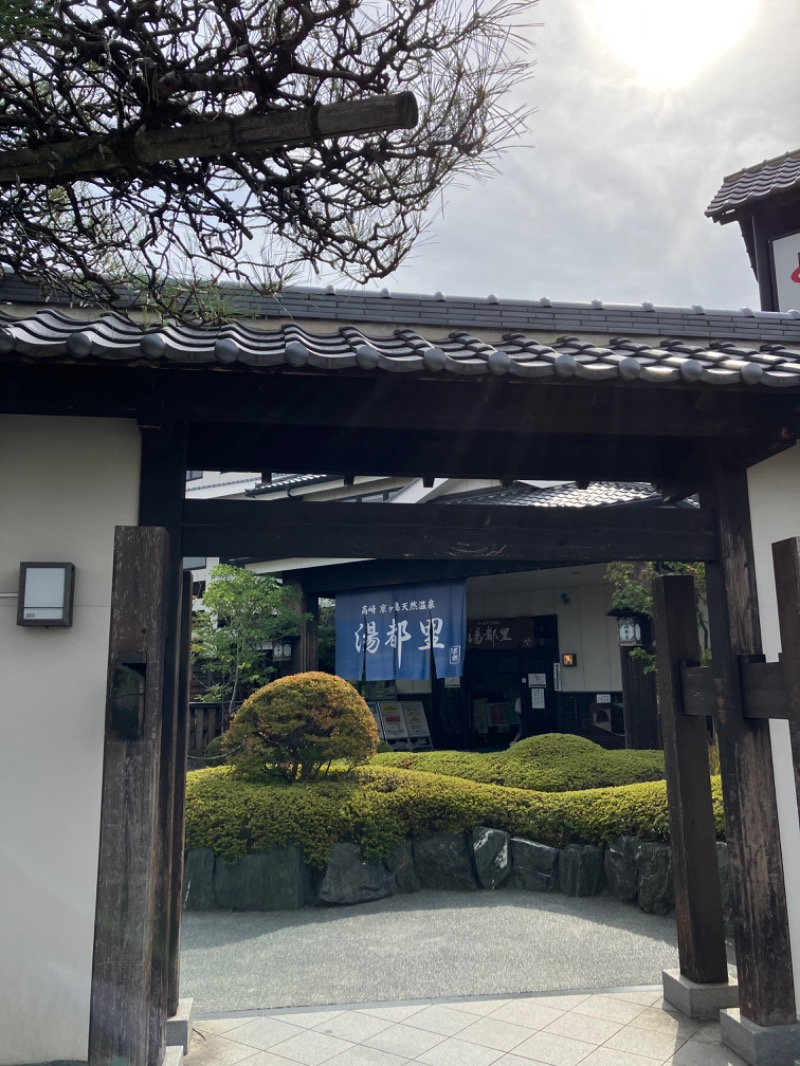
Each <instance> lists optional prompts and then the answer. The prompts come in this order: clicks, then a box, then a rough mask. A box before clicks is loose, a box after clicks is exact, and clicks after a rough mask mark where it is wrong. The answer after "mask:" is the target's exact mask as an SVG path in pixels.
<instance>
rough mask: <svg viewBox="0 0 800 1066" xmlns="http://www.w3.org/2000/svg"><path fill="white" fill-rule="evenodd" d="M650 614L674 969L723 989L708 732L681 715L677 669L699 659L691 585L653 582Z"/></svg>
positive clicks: (688, 581) (680, 580) (678, 578)
mask: <svg viewBox="0 0 800 1066" xmlns="http://www.w3.org/2000/svg"><path fill="white" fill-rule="evenodd" d="M653 608H654V617H655V628H656V655H657V663H658V670H657V675H658V706H659V712H660V715H661V732H662V736H663V739H664V762H665V764H666V771H667V797H668V799H669V831H670V840H671V841H672V862H673V870H674V877H675V922H676V926H677V931H678V954H679V957H680V968H681V973H682V974H683V975H684V977H688V978H689V980H690V981H694V982H695V983H696V984H709V983H723V984H724V983H727V980H728V963H727V957H726V953H725V929H724V924H723V918H722V895H721V891H720V879H719V867H718V865H717V849H716V827H715V825H714V814H713V809H712V805H711V779H710V776H709V765H708V734H707V732H706V722H705V719H704V718H690V717H684V715H683V713H682V696H681V691H682V690H681V678H680V663H681V661H686V660H691V661H698V660H699V658H700V642H699V640H698V636H697V610H696V608H695V593H694V580H693V579H692V578H691V577H689V576H684V575H677V574H673V575H670V576H663V577H657V578H656V579H655V582H654V584H653Z"/></svg>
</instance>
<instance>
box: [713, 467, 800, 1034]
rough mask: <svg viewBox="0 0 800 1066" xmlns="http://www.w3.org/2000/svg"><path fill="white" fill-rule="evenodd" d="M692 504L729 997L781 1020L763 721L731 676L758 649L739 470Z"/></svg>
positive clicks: (790, 987) (770, 788) (779, 873)
mask: <svg viewBox="0 0 800 1066" xmlns="http://www.w3.org/2000/svg"><path fill="white" fill-rule="evenodd" d="M701 502H702V504H703V506H704V507H707V508H710V509H711V511H712V512H713V515H714V520H715V524H716V529H717V539H718V550H719V555H718V561H717V562H714V563H708V564H707V565H706V574H707V585H708V610H709V621H710V627H711V648H712V655H713V663H712V666H713V670H714V675H715V678H716V682H717V685H718V690H717V716H716V722H717V731H718V736H719V749H720V763H721V768H722V790H723V800H724V804H725V825H726V835H727V840H728V855H729V859H730V874H731V910H732V921H733V930H734V939H735V941H736V958H737V964H738V970H739V1005H740V1007H741V1011H742V1014H743V1015H744V1016H745V1017H746V1018H749V1019H750V1020H751V1021H752V1022H755V1023H756V1024H757V1025H781V1024H784V1025H788V1024H791V1023H794V1022H795V1021H796V1013H795V996H794V981H793V977H792V960H791V954H790V950H789V923H788V917H787V910H786V891H785V886H784V879H783V862H782V858H781V847H780V830H779V826H778V809H777V802H776V797H775V781H774V775H773V767H772V749H771V744H770V734H769V722H768V721H767V720H765V719H745V718H744V717H743V715H742V694H741V684H740V679H739V656H746V655H757V654H760V652H761V633H760V629H759V620H758V601H757V597H756V582H755V566H754V561H753V544H752V536H751V530H750V512H749V502H748V495H747V476H746V473H745V472H744V471H743V470H735V471H729V470H725V469H724V468H723V467H722V465H721V464H716V465H715V468H714V472H713V474H712V475H711V477H710V478H709V480H708V481H707V482H706V484H705V485H704V486H703V489H702V492H701Z"/></svg>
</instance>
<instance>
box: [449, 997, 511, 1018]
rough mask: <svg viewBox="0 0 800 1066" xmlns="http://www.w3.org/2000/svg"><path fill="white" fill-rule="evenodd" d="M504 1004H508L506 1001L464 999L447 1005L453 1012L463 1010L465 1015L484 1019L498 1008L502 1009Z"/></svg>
mask: <svg viewBox="0 0 800 1066" xmlns="http://www.w3.org/2000/svg"><path fill="white" fill-rule="evenodd" d="M506 1003H508V1000H507V999H464V1000H458V1001H456V1002H453V1003H449V1004H448V1006H449V1007H452V1008H453V1010H463V1011H466V1013H467V1014H478V1015H480V1016H481V1017H485V1016H486V1015H487V1014H493V1013H494V1012H495V1011H496V1010H499V1008H500V1007H504V1006H505V1005H506Z"/></svg>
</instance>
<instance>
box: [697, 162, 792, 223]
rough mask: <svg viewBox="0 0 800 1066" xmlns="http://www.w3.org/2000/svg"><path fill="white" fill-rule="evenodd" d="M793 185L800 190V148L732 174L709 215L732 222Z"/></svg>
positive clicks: (714, 200) (709, 207) (724, 182)
mask: <svg viewBox="0 0 800 1066" xmlns="http://www.w3.org/2000/svg"><path fill="white" fill-rule="evenodd" d="M792 189H798V190H800V149H795V150H794V151H792V152H785V153H784V154H783V155H781V156H777V157H776V158H775V159H765V160H764V162H763V163H758V164H757V165H756V166H752V167H745V168H744V170H737V171H736V173H735V174H729V175H728V177H727V178H725V180H724V181H723V183H722V187H721V188H720V190H719V192H718V193H717V194H716V196H715V197H714V199H713V200H712V201H711V203H710V204H709V205H708V207H707V208H706V215H707V216H708V217H709V218H712V219H714V221H715V222H723V223H724V222H731V221H733V219H735V218H738V217H739V215H741V214H742V213H743V212H745V211H746V210H747V209H748V208H749V206H750V205H751V204H753V203H757V202H758V201H759V200H764V199H766V198H767V197H768V196H774V195H776V194H777V193H785V192H788V191H789V190H792Z"/></svg>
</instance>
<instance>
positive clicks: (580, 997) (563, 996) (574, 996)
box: [528, 992, 590, 1010]
mask: <svg viewBox="0 0 800 1066" xmlns="http://www.w3.org/2000/svg"><path fill="white" fill-rule="evenodd" d="M589 996H590V993H589V992H555V993H547V994H546V995H544V996H536V997H535V999H530V1000H528V1002H531V1003H539V1004H541V1006H543V1007H555V1009H556V1010H572V1008H573V1007H577V1006H578V1004H579V1003H583V1001H584V1000H586V999H589Z"/></svg>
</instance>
